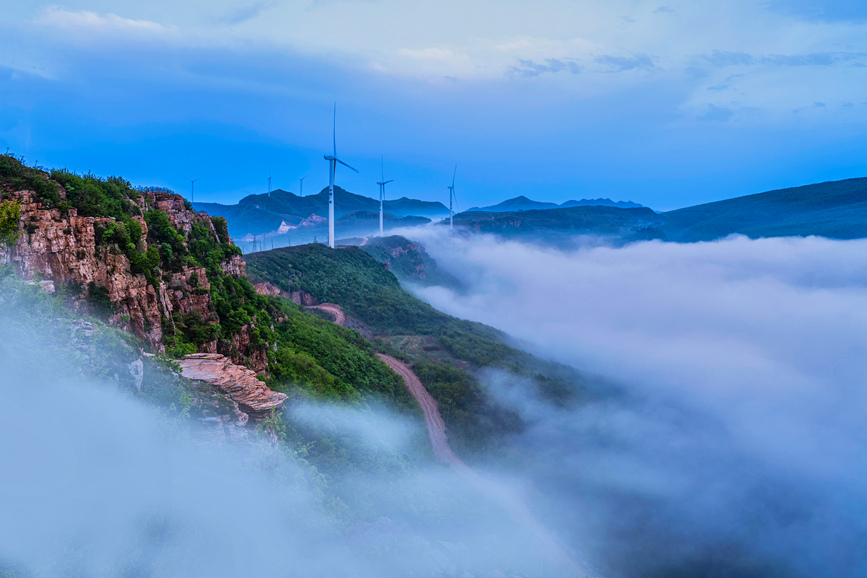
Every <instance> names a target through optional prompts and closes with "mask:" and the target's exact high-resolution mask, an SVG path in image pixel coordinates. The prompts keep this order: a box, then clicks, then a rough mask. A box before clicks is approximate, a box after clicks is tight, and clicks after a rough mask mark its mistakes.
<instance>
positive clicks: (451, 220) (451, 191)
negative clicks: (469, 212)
mask: <svg viewBox="0 0 867 578" xmlns="http://www.w3.org/2000/svg"><path fill="white" fill-rule="evenodd" d="M457 175H458V165H455V172H454V173H453V174H452V186H450V187H449V228H450V229H454V227H455V223H454V211H453V210H452V199H455V200H457V198H456V197H455V177H456V176H457Z"/></svg>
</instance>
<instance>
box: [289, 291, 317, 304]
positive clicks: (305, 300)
mask: <svg viewBox="0 0 867 578" xmlns="http://www.w3.org/2000/svg"><path fill="white" fill-rule="evenodd" d="M289 299H290V300H291V301H292V302H293V303H297V304H298V305H303V306H305V307H310V306H311V305H319V301H318V300H317V299H316V297H314V296H313V295H311V294H310V293H308V292H307V291H292V292H291V293H290V294H289Z"/></svg>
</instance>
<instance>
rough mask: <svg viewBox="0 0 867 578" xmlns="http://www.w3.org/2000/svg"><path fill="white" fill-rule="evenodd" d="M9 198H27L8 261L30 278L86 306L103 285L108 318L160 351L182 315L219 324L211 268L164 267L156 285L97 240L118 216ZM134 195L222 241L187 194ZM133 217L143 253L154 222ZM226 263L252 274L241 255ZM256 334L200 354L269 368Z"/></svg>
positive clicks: (184, 228)
mask: <svg viewBox="0 0 867 578" xmlns="http://www.w3.org/2000/svg"><path fill="white" fill-rule="evenodd" d="M59 193H60V197H61V199H65V198H66V192H65V191H64V190H63V188H62V187H59ZM9 197H10V198H12V199H14V200H17V201H19V202H20V203H21V217H20V232H21V235H20V237H19V239H18V241H17V243H16V245H15V246H14V247H12V250H11V251H10V252H9V255H8V256H4V260H5V259H7V258H8V261H9V262H10V263H12V264H13V265H14V266H15V267H16V268H17V269H18V271H19V272H20V273H21V275H22V276H23V277H24V278H25V279H28V280H33V282H40V281H42V280H49V281H50V283H51V285H52V286H53V287H55V288H57V289H58V290H60V289H62V290H64V292H65V294H67V295H69V296H70V297H72V298H73V307H74V308H76V309H85V308H86V307H87V301H86V296H87V295H88V292H89V290H90V289H89V288H98V289H99V291H101V292H103V296H104V298H105V299H106V300H108V301H110V311H109V312H108V315H109V316H108V321H109V323H111V324H112V325H114V326H116V327H119V328H120V329H123V330H125V331H129V332H131V333H134V334H135V335H137V336H138V337H140V338H141V339H142V340H144V341H145V342H146V343H147V344H148V346H149V347H151V348H152V349H155V350H161V349H163V339H164V336H165V334H166V332H167V331H171V330H172V329H173V327H174V325H175V320H176V319H177V317H178V315H183V316H189V315H195V316H196V317H197V318H198V319H199V320H200V321H201V322H202V323H206V324H208V323H217V322H218V317H217V315H216V313H215V309H214V304H213V302H212V299H211V294H210V289H211V284H210V283H209V280H208V276H207V271H206V270H205V269H204V268H201V267H194V266H190V265H184V266H182V267H181V268H180V269H179V270H177V271H173V272H162V271H161V272H160V273H161V274H160V275H159V276H158V278H157V282H156V283H149V282H148V280H147V278H146V277H145V275H142V274H133V273H132V272H131V265H130V261H129V258H128V257H127V256H126V255H124V254H123V252H122V251H120V250H119V248H118V247H117V245H115V244H113V243H106V242H101V241H102V240H101V239H99V238H97V235H99V234H100V231H102V230H105V229H107V228H109V227H110V226H111V224H112V223H114V222H115V219H113V218H110V217H81V216H79V215H78V213H77V211H76V209H75V208H68V209H67V210H65V211H62V210H60V209H59V208H46V207H44V206H43V205H42V203H40V202H37V201H36V200H35V199H36V196H35V194H34V193H33V192H31V191H14V192H12V193H10V194H9ZM130 199H131V200H134V201H135V204H137V205H138V208H139V209H140V210H141V213H142V214H144V213H145V212H147V211H148V210H161V211H164V212H165V213H166V216H167V217H168V220H169V223H170V224H171V225H172V226H173V227H174V228H175V229H177V230H178V231H179V232H182V233H184V234H186V233H189V232H190V231H192V228H193V226H194V225H197V224H198V225H202V226H205V227H207V228H208V229H210V231H211V233H212V234H213V235H214V237H215V238H219V237H218V235H217V232H216V231H215V229H214V225H213V223H212V221H211V218H210V217H209V216H208V215H207V214H205V213H198V212H196V211H193V210H191V209H189V208H188V207H187V203H186V201H185V200H184V198H183V197H181V196H180V195H175V194H173V193H170V192H167V191H161V190H149V191H143V192H141V193H140V194H138V195H134V196H131V197H130ZM134 219H135V220H136V221H137V222H138V223H139V224H140V225H141V227H142V239H141V240H140V241H139V245H138V246H137V250H138V251H139V252H145V251H146V250H147V240H146V239H147V233H148V227H147V224H146V223H145V220H144V218H142V217H141V216H136V217H134ZM220 268H221V270H222V271H223V273H224V274H226V275H231V276H234V277H246V273H247V272H246V263H245V262H244V260H243V258H242V257H240V256H238V255H234V256H232V257H230V258H229V259H227V260H226V261H224V262H222V263H220ZM43 282H45V281H43ZM46 290H49V289H48V287H47V285H46ZM167 325H168V327H167ZM250 331H251V327H249V326H247V327H244V328H242V329H241V330H240V331H239V332H238V333H236V334H235V335H231V336H225V337H226V338H225V339H221V340H215V341H212V342H209V343H204V344H202V345H201V346H200V351H205V352H211V353H223V354H226V355H229V356H231V357H232V358H233V359H234V360H235V361H236V362H243V363H248V365H249V366H250V367H251V368H252V369H253V370H255V371H257V372H264V371H266V369H267V364H268V360H267V354H266V351H265V350H264V349H262V348H261V347H258V348H251V346H250V341H251V340H250Z"/></svg>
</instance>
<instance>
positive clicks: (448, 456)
mask: <svg viewBox="0 0 867 578" xmlns="http://www.w3.org/2000/svg"><path fill="white" fill-rule="evenodd" d="M316 307H318V308H319V309H322V310H324V311H328V312H330V313H332V314H333V315H334V316H335V317H336V319H337V321H336V323H339V324H341V325H342V324H343V322H344V321H345V319H346V317H345V316H344V314H343V311H342V310H341V309H340V306H339V305H335V304H333V303H323V304H322V305H317V306H316ZM376 355H377V356H378V357H379V358H380V359H381V360H382V361H383V362H384V363H385V364H387V365H388V366H389V367H391V368H392V369H393V370H394V371H395V372H396V373H397V374H398V375H400V376H401V377H402V378H403V382H404V383H405V384H406V387H407V389H409V391H410V393H411V394H412V396H413V397H414V398H415V399H416V401H418V404H419V406H421V409H422V412H423V413H424V422H425V426H426V427H427V434H428V437H429V438H430V443H431V447H432V448H433V452H434V455H435V456H436V458H437V459H438V460H439V461H440V462H442V463H443V464H446V465H448V466H450V467H451V468H452V469H453V470H454V471H455V472H456V473H457V474H459V475H460V476H461V477H462V478H463V479H464V480H466V481H467V482H468V483H470V484H471V485H473V486H475V487H476V488H478V489H479V490H481V491H482V492H483V494H484V495H486V496H488V497H489V498H491V499H493V500H495V501H496V502H497V503H498V504H499V505H500V507H502V508H503V510H505V511H506V512H508V513H509V515H510V516H511V517H512V519H513V520H515V521H516V522H517V523H518V524H520V525H521V526H523V527H524V528H526V529H527V530H529V531H530V533H531V534H532V535H534V536H535V542H536V544H535V547H536V548H538V549H539V550H540V551H541V552H544V553H545V557H546V558H547V560H548V561H549V562H550V563H551V567H550V569H549V570H550V571H552V573H553V575H564V576H584V575H587V574H590V573H592V570H593V569H592V568H591V567H590V566H589V565H587V563H586V562H583V561H581V562H579V561H578V560H576V559H575V557H574V555H573V554H572V553H571V552H569V549H568V548H566V547H565V546H564V545H563V543H562V542H560V539H559V538H558V537H557V536H556V535H555V534H554V533H553V532H551V531H550V530H549V529H548V528H546V527H545V526H543V525H542V524H541V523H540V522H539V521H538V520H537V519H536V517H535V516H534V515H533V513H532V512H531V511H530V509H529V508H528V507H527V505H526V503H525V502H524V499H523V498H522V496H521V495H520V492H518V491H516V489H515V488H512V487H509V486H507V485H506V484H504V483H502V482H501V481H498V480H496V479H494V478H492V477H489V476H485V475H482V474H481V473H479V472H477V471H476V470H474V469H472V468H470V467H469V466H467V465H466V464H465V463H464V462H463V461H461V459H460V458H459V457H458V456H457V454H455V453H454V452H453V451H452V448H451V446H449V440H448V437H447V436H446V426H445V423H444V422H443V418H442V415H440V412H439V407H438V406H437V402H436V400H435V399H434V398H433V397H432V396H431V394H430V393H428V391H427V390H426V389H425V388H424V385H422V383H421V380H419V378H418V376H417V375H416V374H415V373H413V371H412V370H411V369H410V368H409V367H408V366H407V365H406V364H405V363H404V362H402V361H400V360H399V359H395V358H394V357H391V356H390V355H385V354H382V353H377V354H376Z"/></svg>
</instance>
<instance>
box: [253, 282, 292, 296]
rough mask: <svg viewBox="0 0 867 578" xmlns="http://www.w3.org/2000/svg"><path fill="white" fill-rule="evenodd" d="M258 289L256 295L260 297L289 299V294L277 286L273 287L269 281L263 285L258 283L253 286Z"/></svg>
mask: <svg viewBox="0 0 867 578" xmlns="http://www.w3.org/2000/svg"><path fill="white" fill-rule="evenodd" d="M253 287H254V288H255V289H256V293H258V294H259V295H266V296H269V297H289V294H288V293H286V292H285V291H283V290H282V289H280V288H279V287H277V286H276V285H272V284H271V283H268V282H267V281H264V282H262V283H256V284H255V285H253Z"/></svg>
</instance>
